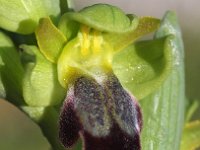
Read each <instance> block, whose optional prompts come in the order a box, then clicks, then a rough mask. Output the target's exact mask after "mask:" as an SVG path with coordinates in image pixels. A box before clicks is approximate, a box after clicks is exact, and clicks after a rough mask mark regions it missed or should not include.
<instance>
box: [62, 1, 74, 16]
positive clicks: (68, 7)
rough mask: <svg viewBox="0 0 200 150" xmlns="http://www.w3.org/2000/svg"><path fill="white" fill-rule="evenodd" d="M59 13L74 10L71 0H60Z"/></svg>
mask: <svg viewBox="0 0 200 150" xmlns="http://www.w3.org/2000/svg"><path fill="white" fill-rule="evenodd" d="M60 9H61V14H64V13H66V12H69V11H72V10H74V2H73V0H60Z"/></svg>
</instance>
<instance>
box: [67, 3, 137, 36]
mask: <svg viewBox="0 0 200 150" xmlns="http://www.w3.org/2000/svg"><path fill="white" fill-rule="evenodd" d="M66 15H67V16H68V17H69V18H70V19H71V20H74V21H77V22H79V23H80V24H84V25H86V26H88V27H91V28H94V29H96V30H98V31H104V32H113V33H126V32H131V31H133V30H134V29H135V28H136V27H137V25H138V19H137V17H136V16H134V15H126V14H125V13H124V12H123V11H122V10H121V9H119V8H117V7H115V6H111V5H108V4H96V5H93V6H89V7H86V8H84V9H82V10H81V11H80V12H69V13H66Z"/></svg>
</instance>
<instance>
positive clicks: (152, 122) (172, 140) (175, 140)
mask: <svg viewBox="0 0 200 150" xmlns="http://www.w3.org/2000/svg"><path fill="white" fill-rule="evenodd" d="M171 34H172V35H173V37H174V38H173V40H171V42H172V43H171V44H172V49H171V51H172V53H173V55H172V56H173V57H172V58H173V59H172V64H173V69H172V72H171V73H170V75H169V77H168V78H167V80H166V81H165V82H164V83H163V85H162V86H161V87H160V88H159V89H158V90H157V91H155V92H154V93H152V94H150V95H149V96H147V97H145V98H144V99H142V100H141V101H139V102H140V104H141V107H142V111H143V119H144V122H145V123H144V126H143V130H142V136H141V141H142V149H143V150H163V149H165V150H172V149H173V150H179V148H180V139H181V133H182V129H183V123H184V109H185V95H184V93H185V86H184V64H183V60H184V59H183V58H184V57H183V53H184V52H183V45H182V38H181V34H180V29H179V25H178V23H177V18H176V15H175V13H173V12H167V13H166V15H165V16H164V19H163V20H162V22H161V27H160V28H159V29H158V31H157V32H156V35H155V37H156V38H161V37H165V36H167V35H171Z"/></svg>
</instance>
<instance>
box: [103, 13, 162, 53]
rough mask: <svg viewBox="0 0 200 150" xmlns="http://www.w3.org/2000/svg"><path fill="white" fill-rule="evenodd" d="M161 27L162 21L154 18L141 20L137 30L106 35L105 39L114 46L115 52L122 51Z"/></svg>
mask: <svg viewBox="0 0 200 150" xmlns="http://www.w3.org/2000/svg"><path fill="white" fill-rule="evenodd" d="M159 25H160V20H159V19H156V18H152V17H142V18H139V24H138V26H137V28H136V29H135V30H133V31H131V32H129V33H123V34H117V33H104V38H105V40H106V41H108V42H109V44H110V45H111V46H113V48H114V50H115V51H117V50H121V49H124V48H126V47H127V46H128V45H130V44H131V43H133V42H134V41H135V40H136V39H138V38H140V37H141V36H144V35H147V34H149V33H151V32H153V31H155V30H156V29H158V27H159Z"/></svg>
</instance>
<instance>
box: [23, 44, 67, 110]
mask: <svg viewBox="0 0 200 150" xmlns="http://www.w3.org/2000/svg"><path fill="white" fill-rule="evenodd" d="M21 48H22V49H23V50H24V53H28V54H32V55H33V56H34V57H35V62H29V63H28V64H27V65H26V72H25V76H24V80H23V96H24V99H25V102H26V103H27V104H28V105H29V106H50V105H57V104H59V103H60V102H61V101H62V100H63V99H64V96H65V89H63V88H62V87H61V85H60V84H59V82H58V77H57V68H56V65H55V64H53V63H51V62H49V61H48V60H46V59H45V58H44V56H43V55H42V54H41V53H40V51H39V49H38V48H37V47H36V46H27V45H22V46H21Z"/></svg>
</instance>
